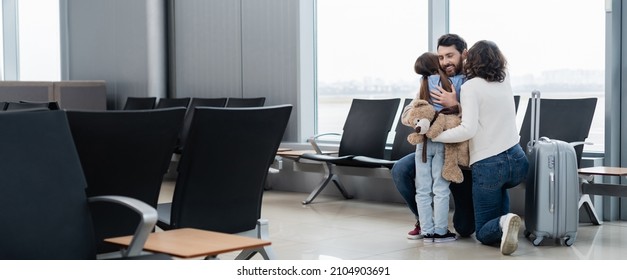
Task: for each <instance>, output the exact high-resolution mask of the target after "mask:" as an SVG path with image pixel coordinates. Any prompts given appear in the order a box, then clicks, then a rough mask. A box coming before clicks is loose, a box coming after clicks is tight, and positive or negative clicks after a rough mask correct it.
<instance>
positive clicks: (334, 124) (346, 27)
mask: <svg viewBox="0 0 627 280" xmlns="http://www.w3.org/2000/svg"><path fill="white" fill-rule="evenodd" d="M427 4H428V1H427V0H387V1H380V0H341V1H338V0H317V29H318V31H317V40H318V45H317V54H318V64H317V65H318V69H317V73H318V96H317V99H318V100H317V102H318V103H317V105H318V106H317V124H318V127H317V131H318V132H341V131H342V126H343V125H344V121H345V119H346V116H347V114H348V110H349V108H350V104H351V100H352V99H353V98H372V99H374V98H403V97H407V98H413V97H414V96H415V94H416V92H417V91H418V76H417V75H416V74H415V73H414V72H413V65H414V61H415V60H416V58H417V57H418V56H419V55H420V54H422V53H423V52H425V51H428V40H427V39H428V10H427V7H428V6H427Z"/></svg>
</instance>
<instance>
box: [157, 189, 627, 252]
mask: <svg viewBox="0 0 627 280" xmlns="http://www.w3.org/2000/svg"><path fill="white" fill-rule="evenodd" d="M172 190H173V183H172V182H166V183H165V184H164V187H163V195H162V198H161V199H162V202H165V201H167V200H169V199H170V197H171V193H172ZM306 196H307V194H304V193H293V192H279V191H274V190H270V191H266V192H265V193H264V199H263V206H262V218H264V219H268V221H269V223H270V239H271V241H272V244H273V245H272V247H273V248H274V251H275V253H276V255H277V257H278V258H279V259H281V260H415V259H416V260H446V259H455V260H499V259H505V260H515V259H521V260H544V259H547V260H579V259H583V260H627V221H615V222H605V223H604V224H603V225H601V226H594V225H592V224H586V223H581V224H580V227H579V231H578V235H577V239H576V241H575V243H574V245H572V246H570V247H567V246H562V245H556V244H553V243H552V240H547V241H548V242H544V243H543V244H542V245H541V246H537V247H536V246H533V244H532V243H531V241H529V240H527V239H526V238H524V237H523V233H522V230H521V233H520V235H519V236H520V237H519V247H518V250H517V251H516V252H514V254H512V255H511V256H503V255H501V253H500V251H499V249H498V248H497V247H490V246H485V245H481V244H480V243H479V242H478V241H476V240H475V239H474V235H473V237H471V238H463V239H459V240H457V241H454V242H448V243H437V244H435V243H429V244H425V243H424V242H423V241H422V240H416V241H414V240H408V239H406V233H407V232H408V231H409V230H411V229H412V226H413V224H414V222H415V221H414V220H413V217H412V215H411V214H410V213H409V210H408V209H406V208H405V205H403V204H384V203H377V202H371V201H360V200H343V199H340V198H337V197H324V196H321V197H318V198H317V199H316V200H315V202H314V203H313V204H310V205H306V206H305V205H302V204H301V203H300V202H301V201H302V200H303V198H305V197H306ZM451 229H452V227H451ZM235 255H236V254H235V253H231V254H224V255H221V256H220V259H233V258H234V257H235ZM255 258H259V257H258V256H256V257H255Z"/></svg>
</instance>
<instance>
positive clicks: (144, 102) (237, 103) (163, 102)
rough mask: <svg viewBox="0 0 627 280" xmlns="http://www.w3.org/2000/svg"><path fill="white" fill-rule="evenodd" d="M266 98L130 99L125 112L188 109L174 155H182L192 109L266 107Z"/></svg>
mask: <svg viewBox="0 0 627 280" xmlns="http://www.w3.org/2000/svg"><path fill="white" fill-rule="evenodd" d="M265 102H266V98H265V97H255V98H233V97H228V98H226V97H221V98H199V97H194V98H190V97H183V98H161V99H159V101H158V102H157V98H156V97H128V98H127V99H126V104H125V105H124V109H123V110H152V109H163V108H175V107H184V108H187V109H188V110H187V112H186V113H185V118H184V120H183V127H182V129H181V131H180V133H179V137H178V141H177V144H176V148H175V149H174V153H176V154H181V152H182V150H183V147H184V146H185V142H186V141H187V135H188V134H189V128H190V126H191V124H192V119H193V118H194V110H189V109H190V108H196V107H231V108H235V107H262V106H264V105H265Z"/></svg>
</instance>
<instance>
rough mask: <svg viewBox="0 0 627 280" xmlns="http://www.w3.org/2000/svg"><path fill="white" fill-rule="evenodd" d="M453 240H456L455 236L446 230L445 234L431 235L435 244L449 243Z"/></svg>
mask: <svg viewBox="0 0 627 280" xmlns="http://www.w3.org/2000/svg"><path fill="white" fill-rule="evenodd" d="M455 240H457V235H455V234H454V233H452V232H451V231H449V230H447V231H446V233H445V234H437V233H436V234H434V235H433V242H436V243H440V242H450V241H455Z"/></svg>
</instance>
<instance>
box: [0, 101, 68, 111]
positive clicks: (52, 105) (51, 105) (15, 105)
mask: <svg viewBox="0 0 627 280" xmlns="http://www.w3.org/2000/svg"><path fill="white" fill-rule="evenodd" d="M35 108H45V109H50V110H59V103H58V102H56V101H50V102H30V101H20V102H4V101H3V102H0V110H1V111H14V110H24V109H35Z"/></svg>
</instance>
